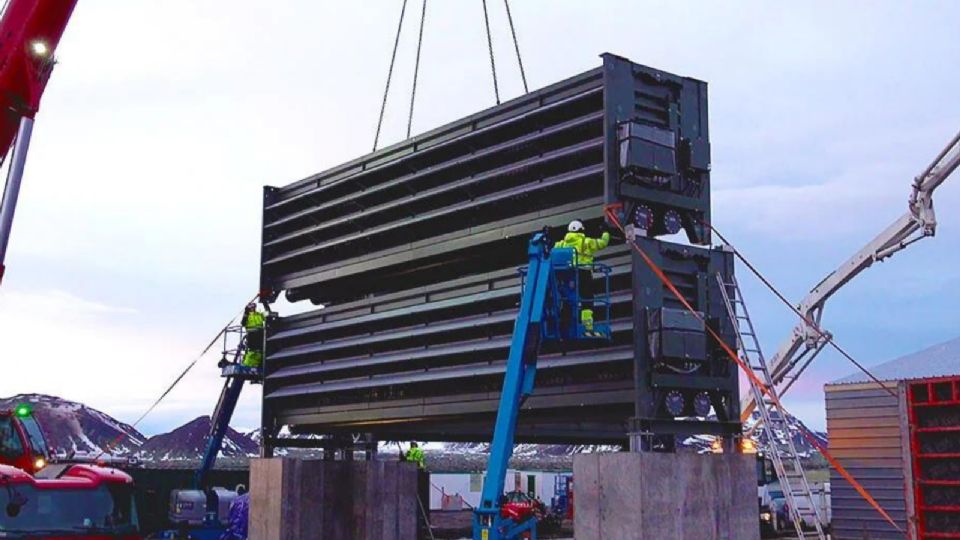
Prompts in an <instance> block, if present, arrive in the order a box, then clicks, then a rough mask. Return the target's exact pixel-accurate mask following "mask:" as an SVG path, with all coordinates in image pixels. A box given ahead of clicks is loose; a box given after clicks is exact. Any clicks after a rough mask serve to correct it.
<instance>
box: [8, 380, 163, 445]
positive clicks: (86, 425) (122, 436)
mask: <svg viewBox="0 0 960 540" xmlns="http://www.w3.org/2000/svg"><path fill="white" fill-rule="evenodd" d="M22 403H26V404H29V405H30V407H31V408H32V409H33V415H34V416H35V417H36V418H37V422H38V423H39V424H40V426H41V429H42V430H43V433H44V436H45V438H46V440H47V444H48V445H49V446H50V448H51V449H52V450H53V453H54V454H55V455H68V454H71V453H73V454H74V455H97V454H100V453H101V452H102V451H103V450H104V449H105V448H107V447H108V446H110V445H111V444H113V443H114V442H115V441H116V443H115V444H113V446H112V447H111V453H112V454H114V455H124V454H128V453H129V452H131V451H133V450H136V449H138V448H140V447H141V446H142V445H143V443H144V442H145V441H146V440H147V437H145V436H144V435H143V434H142V433H140V432H139V431H137V430H136V429H134V428H133V427H132V426H130V425H128V424H124V423H123V422H120V421H118V420H116V419H115V418H113V417H111V416H110V415H108V414H105V413H103V412H100V411H98V410H96V409H93V408H91V407H87V406H86V405H84V404H82V403H77V402H75V401H69V400H66V399H61V398H58V397H55V396H48V395H44V394H19V395H16V396H13V397H9V398H0V409H13V408H15V407H16V406H17V405H19V404H22Z"/></svg>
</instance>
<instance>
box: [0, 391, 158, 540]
mask: <svg viewBox="0 0 960 540" xmlns="http://www.w3.org/2000/svg"><path fill="white" fill-rule="evenodd" d="M133 489H134V488H133V478H131V477H130V475H128V474H127V473H125V472H122V471H119V470H117V469H110V468H106V467H99V466H95V465H91V464H77V463H63V464H60V463H53V464H51V463H49V454H48V447H47V443H46V440H45V439H44V437H43V432H42V431H41V430H40V425H39V424H38V423H37V421H36V419H35V418H34V417H33V411H32V410H31V409H30V406H29V405H28V404H22V405H18V406H17V407H16V408H14V409H13V410H0V539H3V538H18V539H30V540H41V539H43V540H59V539H79V540H106V539H120V540H139V539H140V535H139V534H138V523H137V511H136V505H135V503H134V498H133V495H134V491H133Z"/></svg>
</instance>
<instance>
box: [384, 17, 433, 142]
mask: <svg viewBox="0 0 960 540" xmlns="http://www.w3.org/2000/svg"><path fill="white" fill-rule="evenodd" d="M426 19H427V0H423V7H422V8H421V10H420V37H418V38H417V60H416V62H415V63H414V64H413V89H412V90H411V91H410V115H409V116H407V138H408V139H409V138H410V129H411V128H412V127H413V102H414V100H415V99H417V76H418V75H419V74H420V49H421V47H423V22H424V21H425V20H426ZM394 54H396V49H394ZM384 103H386V102H384ZM380 115H381V117H380V118H381V120H383V113H382V112H381V113H380Z"/></svg>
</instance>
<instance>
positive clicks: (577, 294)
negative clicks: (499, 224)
mask: <svg viewBox="0 0 960 540" xmlns="http://www.w3.org/2000/svg"><path fill="white" fill-rule="evenodd" d="M550 254H551V255H550V264H551V266H552V267H553V274H554V276H555V279H554V280H553V282H552V284H551V285H552V286H551V291H550V294H549V295H548V298H547V303H546V305H545V306H544V310H545V313H546V317H544V321H543V322H544V324H543V338H544V339H547V340H576V339H590V338H603V339H610V338H611V323H610V321H611V312H610V306H611V301H610V296H611V295H610V274H611V272H612V269H611V268H610V266H608V265H606V264H602V263H589V264H581V263H579V256H578V254H577V250H576V249H573V248H554V249H552V250H551V252H550ZM583 270H586V271H589V272H590V275H591V277H592V279H593V280H594V285H595V287H594V295H593V299H592V300H590V299H587V300H585V299H584V298H583V296H582V294H581V291H582V290H583V288H582V286H581V277H582V276H581V272H580V271H583ZM517 271H518V272H519V274H520V290H521V291H523V289H524V287H526V284H527V274H528V273H529V267H527V266H522V267H520V268H519V269H518V270H517ZM598 282H599V283H600V287H599V291H598V290H597V287H596V285H597V283H598ZM521 294H522V293H521ZM584 309H592V310H593V327H592V328H587V327H586V325H584V324H583V321H581V319H580V316H579V314H580V313H581V312H582V311H583V310H584Z"/></svg>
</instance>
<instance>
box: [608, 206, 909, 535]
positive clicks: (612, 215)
mask: <svg viewBox="0 0 960 540" xmlns="http://www.w3.org/2000/svg"><path fill="white" fill-rule="evenodd" d="M618 207H619V205H611V206H607V207H606V208H604V214H605V215H606V217H607V219H608V220H609V221H610V222H611V223H613V224H614V225H616V227H617V228H618V229H620V231H623V230H624V228H623V224H621V223H620V219H619V218H618V217H617V214H616V209H617V208H618ZM627 242H628V243H629V244H630V246H631V247H632V248H633V249H634V250H635V251H636V252H637V253H638V254H639V255H640V257H641V258H642V259H643V261H644V262H645V263H647V266H649V267H650V270H652V271H653V273H654V274H656V276H657V278H659V279H660V281H661V282H663V284H664V285H666V287H667V288H668V289H670V292H671V293H673V295H674V296H675V297H676V298H677V300H679V301H680V303H681V304H683V306H684V307H685V308H687V311H689V312H690V314H691V315H693V316H694V317H696V318H697V320H699V321H700V322H701V323H702V324H703V326H704V328H706V329H707V332H709V333H710V335H711V336H713V338H714V339H715V340H716V342H717V343H719V344H720V346H721V347H722V348H723V350H724V351H725V352H726V353H727V356H729V357H730V359H731V360H733V361H734V362H736V364H737V365H738V366H740V369H741V370H743V372H744V373H745V374H746V375H747V378H749V379H750V381H751V382H753V383H754V384H755V385H756V386H757V387H758V388H760V391H761V393H762V394H764V395H767V396H769V397H770V399H771V400H773V402H774V403H775V404H776V405H777V407H779V408H780V409H782V410H783V411H784V412H786V409H785V408H784V407H783V404H782V403H780V398H778V397H777V395H776V393H774V392H772V389H771V388H768V387H767V385H766V383H764V382H763V381H761V380H760V378H759V377H757V374H756V373H754V372H753V370H752V369H750V368H749V366H747V364H746V363H745V362H744V361H743V359H742V358H740V356H739V355H738V354H737V353H736V352H734V351H733V349H731V348H730V346H729V345H727V343H726V342H725V341H724V340H723V339H721V338H720V335H719V334H717V332H716V331H715V330H714V329H713V328H711V327H710V325H708V324H707V322H706V320H704V318H703V317H702V316H701V315H700V312H698V311H697V310H695V309H693V306H691V305H690V303H689V302H687V299H686V298H685V297H684V296H683V295H682V294H681V293H680V291H679V290H677V288H676V287H675V286H674V285H673V282H672V281H670V278H669V277H667V275H666V274H665V273H664V272H663V270H662V269H661V268H660V267H659V266H657V263H655V262H653V259H651V258H650V256H649V255H647V254H646V252H644V251H643V249H641V248H640V246H638V245H637V243H636V242H634V241H633V240H632V239H627ZM758 405H759V406H762V404H758ZM800 432H801V433H802V434H803V436H804V438H806V439H807V440H808V441H809V442H810V443H811V444H812V445H813V446H814V447H816V449H817V450H819V451H820V453H821V454H822V455H823V457H824V458H826V460H827V461H828V462H829V463H830V465H832V466H833V468H834V469H836V470H837V472H838V473H840V476H843V478H844V479H846V481H847V482H849V483H850V485H852V486H853V488H854V489H856V490H857V493H859V494H860V496H861V497H863V498H864V500H866V501H867V502H868V503H870V505H871V506H873V508H874V509H876V511H877V512H879V513H880V515H881V516H883V518H884V519H886V520H887V521H888V522H889V523H890V525H892V526H893V527H894V528H895V529H897V531H899V532H901V533H902V532H903V529H901V528H900V526H899V525H897V523H896V522H895V521H893V518H891V517H890V515H889V514H887V512H886V510H884V509H883V507H881V506H880V504H879V503H877V501H876V499H874V498H873V496H872V495H870V493H869V492H868V491H867V490H866V489H865V488H864V487H863V485H861V484H860V482H857V480H856V479H855V478H854V477H853V476H852V475H851V474H850V473H849V472H847V470H846V469H845V468H843V465H840V463H839V462H838V461H837V460H836V459H835V458H834V457H833V456H832V455H830V453H829V452H828V451H827V449H826V448H824V446H823V445H822V444H820V441H818V440H816V438H815V437H814V436H813V435H812V434H810V433H809V432H808V431H807V430H806V429H804V428H801V429H800Z"/></svg>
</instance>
